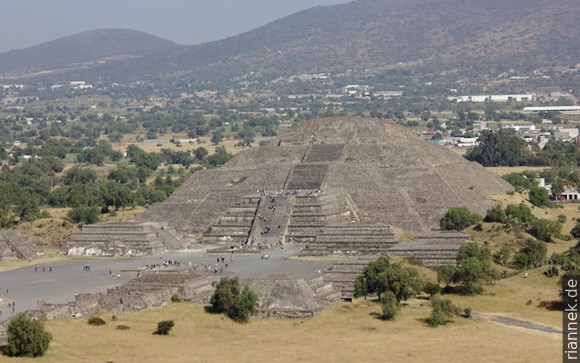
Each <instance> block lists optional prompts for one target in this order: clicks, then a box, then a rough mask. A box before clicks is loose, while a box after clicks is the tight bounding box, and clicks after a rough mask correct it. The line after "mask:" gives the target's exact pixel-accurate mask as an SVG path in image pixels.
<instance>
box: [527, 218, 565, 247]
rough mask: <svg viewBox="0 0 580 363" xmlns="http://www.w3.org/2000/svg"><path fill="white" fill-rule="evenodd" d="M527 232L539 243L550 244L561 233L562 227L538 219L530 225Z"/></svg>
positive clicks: (552, 222) (553, 222) (556, 223)
mask: <svg viewBox="0 0 580 363" xmlns="http://www.w3.org/2000/svg"><path fill="white" fill-rule="evenodd" d="M528 232H529V233H530V234H531V235H532V236H534V237H536V238H537V239H539V240H541V241H544V242H552V241H553V240H554V238H555V237H558V236H559V235H560V232H562V225H561V224H560V223H558V222H556V221H551V220H548V219H542V218H540V219H537V220H536V221H534V223H532V225H531V226H530V228H529V229H528Z"/></svg>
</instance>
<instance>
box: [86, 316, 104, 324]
mask: <svg viewBox="0 0 580 363" xmlns="http://www.w3.org/2000/svg"><path fill="white" fill-rule="evenodd" d="M88 324H89V325H95V326H98V325H105V324H107V322H106V321H104V320H103V319H101V318H99V317H98V316H93V317H92V318H89V320H88Z"/></svg>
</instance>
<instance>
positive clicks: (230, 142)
mask: <svg viewBox="0 0 580 363" xmlns="http://www.w3.org/2000/svg"><path fill="white" fill-rule="evenodd" d="M138 137H141V138H143V137H144V136H143V135H139V134H128V135H125V137H124V139H123V140H122V141H121V142H118V143H112V147H113V149H114V150H119V151H120V150H127V147H128V146H129V145H136V146H138V147H139V148H140V149H142V150H144V151H146V152H156V153H159V152H161V149H171V150H175V151H186V150H188V151H190V150H195V149H197V148H198V147H204V148H206V149H207V151H208V152H209V155H211V154H213V153H214V152H215V148H216V146H224V147H225V148H226V150H227V151H228V152H230V153H232V154H237V153H239V152H240V151H243V150H245V149H244V148H241V147H238V146H236V144H237V143H238V140H234V139H229V138H224V139H223V140H222V142H221V143H220V144H219V145H214V144H212V143H211V137H209V136H204V137H200V138H198V141H197V142H192V143H182V144H181V146H179V147H178V146H177V145H176V144H173V143H161V146H158V143H157V142H143V141H141V142H138V141H137V138H138ZM172 137H175V138H178V139H187V138H188V137H187V135H185V134H171V136H163V138H164V139H170V138H172ZM252 146H253V147H257V143H254V144H252Z"/></svg>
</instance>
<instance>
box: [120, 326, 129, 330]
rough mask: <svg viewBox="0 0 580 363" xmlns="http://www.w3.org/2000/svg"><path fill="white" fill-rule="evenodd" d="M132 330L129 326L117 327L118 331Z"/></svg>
mask: <svg viewBox="0 0 580 363" xmlns="http://www.w3.org/2000/svg"><path fill="white" fill-rule="evenodd" d="M129 329H130V328H129V327H128V326H127V325H117V330H129Z"/></svg>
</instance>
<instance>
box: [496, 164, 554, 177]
mask: <svg viewBox="0 0 580 363" xmlns="http://www.w3.org/2000/svg"><path fill="white" fill-rule="evenodd" d="M485 169H486V170H487V171H489V172H490V173H492V174H495V175H497V176H504V175H506V174H509V173H522V172H524V171H526V170H529V171H535V172H538V173H539V172H541V171H543V170H546V169H550V167H547V166H497V167H487V168H485Z"/></svg>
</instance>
